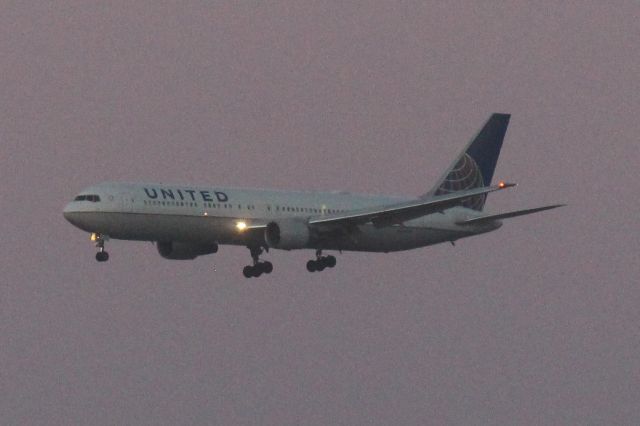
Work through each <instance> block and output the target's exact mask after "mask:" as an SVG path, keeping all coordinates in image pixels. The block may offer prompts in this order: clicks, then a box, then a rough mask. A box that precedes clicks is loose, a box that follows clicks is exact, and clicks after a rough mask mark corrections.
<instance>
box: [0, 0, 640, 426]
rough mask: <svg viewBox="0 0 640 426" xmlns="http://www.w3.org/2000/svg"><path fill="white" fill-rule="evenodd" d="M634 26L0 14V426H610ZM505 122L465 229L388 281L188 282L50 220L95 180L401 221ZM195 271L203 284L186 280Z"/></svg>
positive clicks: (618, 16) (621, 354)
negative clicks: (362, 195) (473, 231)
mask: <svg viewBox="0 0 640 426" xmlns="http://www.w3.org/2000/svg"><path fill="white" fill-rule="evenodd" d="M638 16H640V6H639V5H638V3H637V2H613V3H612V2H570V1H567V2H505V3H497V2H456V3H453V2H442V3H439V4H434V3H431V2H419V1H416V2H409V1H407V2H347V4H345V2H295V3H294V2H276V3H270V4H266V3H263V2H251V3H243V4H242V5H240V4H239V3H237V2H227V3H222V2H215V4H214V2H208V1H191V2H168V1H157V0H154V1H136V2H126V1H113V2H102V1H100V2H88V1H58V2H42V1H20V2H13V1H8V2H4V3H3V4H2V5H1V6H0V75H1V76H2V78H1V80H0V149H1V151H0V152H1V154H2V155H1V156H0V177H1V179H2V185H1V188H2V193H1V197H0V200H1V201H0V203H1V206H2V213H3V221H2V225H1V229H2V243H1V244H0V268H1V275H0V277H1V278H0V366H1V370H0V395H2V396H1V397H0V418H2V419H3V420H2V422H3V423H7V424H60V425H66V424H274V425H280V424H318V425H320V424H381V425H382V424H385V425H386V424H426V423H431V424H513V423H516V424H532V423H537V424H585V423H591V424H593V423H600V424H605V423H607V424H613V423H615V424H637V422H638V419H640V404H639V403H638V401H639V400H640V359H639V355H638V354H639V353H640V333H639V330H640V328H639V327H640V310H639V309H638V306H640V289H639V287H638V277H639V276H640V266H639V265H638V260H637V257H638V253H639V249H640V244H639V242H638V231H639V230H640V226H639V224H638V211H639V207H640V204H639V202H638V182H637V180H638V172H637V170H638V165H639V164H640V152H639V149H638V141H637V138H638V134H640V120H639V119H638V117H639V115H640V90H639V89H640V87H639V85H640V83H639V81H640V80H638V70H640V47H639V46H640V25H639V24H638ZM492 112H510V113H512V114H513V117H512V120H511V125H510V128H509V130H508V132H507V138H506V140H505V145H504V147H503V151H502V156H501V158H500V162H499V163H498V168H497V170H496V177H497V178H505V179H509V180H514V181H516V182H519V183H520V186H519V187H518V188H517V189H515V190H511V191H508V192H505V193H501V194H496V195H491V196H490V197H489V202H488V204H487V210H489V211H494V212H498V211H503V210H507V209H516V208H526V207H534V206H537V205H542V204H547V203H554V202H567V203H568V204H569V206H568V207H565V208H563V209H559V210H554V211H551V212H545V213H540V214H538V215H534V216H529V217H526V218H521V219H514V220H512V221H509V222H508V223H506V225H505V226H504V227H503V228H502V229H501V230H499V231H497V232H495V233H492V234H489V235H485V236H480V237H476V238H473V239H468V240H463V241H460V242H459V243H458V245H457V246H456V247H451V246H450V245H441V246H435V247H431V248H426V249H420V250H415V251H410V252H405V253H397V254H388V255H376V254H353V253H345V254H344V255H342V256H339V258H338V267H337V268H335V269H333V270H331V271H326V272H323V273H322V274H313V275H311V274H309V273H307V272H306V270H305V268H304V263H305V262H306V260H307V259H308V258H309V256H310V254H311V252H292V253H286V252H272V253H271V254H269V256H268V257H269V259H270V260H271V261H273V262H274V264H275V268H276V269H275V271H274V273H273V274H271V275H268V276H264V277H261V278H260V279H258V280H249V281H247V280H245V279H244V278H243V277H242V274H241V268H242V266H243V265H245V264H246V263H247V262H248V260H249V253H248V250H246V249H245V248H234V247H231V248H229V247H223V248H222V249H221V250H220V252H219V253H218V254H216V255H214V256H208V257H204V258H201V259H197V260H195V261H193V262H171V261H166V260H164V259H161V258H160V256H159V255H158V254H157V253H156V252H155V249H154V247H153V246H152V245H150V244H148V243H147V244H144V243H125V242H119V241H112V242H110V244H109V251H110V253H111V260H110V262H108V264H97V263H96V262H95V261H94V260H93V253H94V249H93V247H92V246H91V244H90V242H89V241H88V238H87V235H84V234H83V233H81V232H80V231H78V230H77V229H75V228H73V227H72V226H71V225H69V224H68V223H66V222H65V221H64V219H63V217H62V214H61V209H62V207H63V206H64V204H65V203H66V202H67V201H68V200H69V199H70V198H71V197H73V196H74V195H75V193H77V192H78V191H80V190H81V189H82V188H83V187H85V186H88V185H90V184H93V183H96V182H100V181H103V180H152V181H164V182H188V183H204V184H211V185H218V186H224V185H234V186H249V187H273V188H285V189H286V188H291V189H298V188H300V189H305V188H311V189H314V188H315V189H346V190H350V191H359V192H372V193H392V194H393V193H397V194H416V195H417V194H421V193H423V192H425V190H427V189H428V188H429V187H430V185H431V184H432V183H433V181H434V180H435V179H436V178H437V176H439V174H440V173H441V172H442V170H443V168H444V167H446V166H447V165H448V164H449V163H450V162H451V160H452V159H453V157H454V156H455V155H456V153H457V152H458V151H459V150H460V149H461V147H462V146H463V145H464V144H465V143H466V142H467V141H468V140H469V138H470V137H471V136H472V134H473V133H474V132H475V131H476V130H477V129H478V128H479V126H480V125H481V124H482V123H483V121H484V120H485V119H486V118H487V117H488V115H489V114H490V113H492ZM214 265H215V267H216V271H214Z"/></svg>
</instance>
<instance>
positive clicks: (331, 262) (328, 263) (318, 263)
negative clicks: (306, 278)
mask: <svg viewBox="0 0 640 426" xmlns="http://www.w3.org/2000/svg"><path fill="white" fill-rule="evenodd" d="M334 266H336V258H335V257H334V256H331V255H329V256H322V250H316V260H310V261H308V262H307V271H309V272H316V271H318V272H320V271H323V270H324V268H333V267H334Z"/></svg>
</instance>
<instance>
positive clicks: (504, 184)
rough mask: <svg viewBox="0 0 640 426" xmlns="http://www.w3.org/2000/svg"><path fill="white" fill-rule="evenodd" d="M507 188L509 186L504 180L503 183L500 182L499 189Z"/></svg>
mask: <svg viewBox="0 0 640 426" xmlns="http://www.w3.org/2000/svg"><path fill="white" fill-rule="evenodd" d="M505 186H507V184H506V183H504V181H503V180H501V181H500V183H499V184H498V187H499V188H504V187H505Z"/></svg>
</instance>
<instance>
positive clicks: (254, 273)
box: [242, 247, 273, 278]
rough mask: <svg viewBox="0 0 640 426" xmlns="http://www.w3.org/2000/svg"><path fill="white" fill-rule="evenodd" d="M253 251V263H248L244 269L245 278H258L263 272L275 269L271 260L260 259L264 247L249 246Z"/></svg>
mask: <svg viewBox="0 0 640 426" xmlns="http://www.w3.org/2000/svg"><path fill="white" fill-rule="evenodd" d="M249 250H250V251H251V258H252V259H253V265H247V266H245V267H244V268H243V269H242V275H244V276H245V278H251V277H254V278H258V277H259V276H260V275H262V274H270V273H271V272H272V271H273V264H272V263H271V262H269V261H264V262H261V261H260V255H261V254H262V248H260V247H249Z"/></svg>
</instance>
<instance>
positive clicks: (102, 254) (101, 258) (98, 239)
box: [91, 232, 109, 262]
mask: <svg viewBox="0 0 640 426" xmlns="http://www.w3.org/2000/svg"><path fill="white" fill-rule="evenodd" d="M108 239H109V237H108V236H106V235H102V234H99V233H97V232H94V233H92V234H91V241H93V242H94V243H96V247H97V248H98V252H97V253H96V260H97V261H98V262H106V261H107V260H109V253H107V252H106V251H105V250H104V242H105V241H106V240H108Z"/></svg>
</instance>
